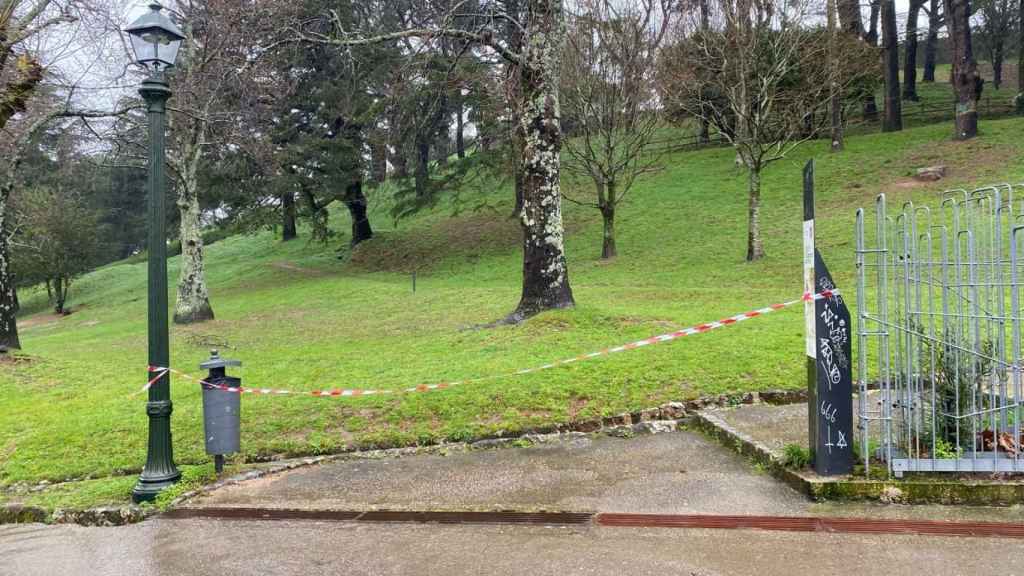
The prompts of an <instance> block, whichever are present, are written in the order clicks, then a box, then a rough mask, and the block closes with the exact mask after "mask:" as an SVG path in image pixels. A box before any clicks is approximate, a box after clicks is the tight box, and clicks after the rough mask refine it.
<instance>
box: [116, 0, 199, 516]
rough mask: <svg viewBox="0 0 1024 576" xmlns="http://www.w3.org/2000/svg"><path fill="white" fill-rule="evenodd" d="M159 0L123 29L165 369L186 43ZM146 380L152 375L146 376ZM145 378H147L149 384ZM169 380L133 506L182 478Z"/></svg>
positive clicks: (161, 391) (155, 338)
mask: <svg viewBox="0 0 1024 576" xmlns="http://www.w3.org/2000/svg"><path fill="white" fill-rule="evenodd" d="M162 10H163V6H161V5H160V3H159V2H153V3H151V4H150V5H149V10H148V11H147V12H146V13H145V14H143V15H142V16H141V17H139V19H138V20H136V21H135V22H133V23H132V24H131V26H129V27H128V28H126V29H125V32H127V33H128V35H129V37H130V38H131V43H132V49H133V50H134V51H135V59H136V61H137V62H138V63H139V64H141V65H142V66H143V67H144V68H145V69H146V70H147V71H148V72H149V76H148V77H147V78H146V80H145V81H143V83H142V86H141V87H140V88H139V94H141V95H142V98H143V99H145V101H146V106H147V111H148V116H149V179H148V183H147V185H148V188H149V241H148V247H149V365H150V367H157V368H166V367H168V364H169V360H170V350H169V345H168V337H167V233H166V230H165V216H164V198H165V189H164V187H165V175H164V160H165V151H164V140H165V135H164V126H165V116H166V104H167V99H168V98H170V96H171V90H170V87H168V85H167V80H166V78H165V77H164V72H165V71H166V70H167V68H170V67H171V66H173V65H174V60H175V57H176V56H177V55H178V47H179V46H180V45H181V41H182V40H184V39H185V36H184V35H182V33H181V30H180V29H179V28H178V27H177V26H175V25H174V22H171V20H170V19H169V18H167V16H166V15H164V14H163V12H161V11H162ZM149 377H150V378H151V377H153V374H150V375H149ZM148 379H149V378H147V380H148ZM170 385H171V379H170V374H168V373H167V372H164V373H163V375H162V376H161V377H160V378H159V379H158V380H157V381H156V382H155V383H154V384H153V386H151V387H150V389H149V401H148V402H147V403H146V415H147V416H149V449H148V452H147V454H146V467H145V468H144V469H143V470H142V475H141V476H140V477H139V482H138V484H136V485H135V489H134V490H132V499H133V500H134V501H135V502H146V501H150V500H153V499H154V498H156V495H157V494H159V493H160V492H161V491H162V490H164V489H165V488H167V487H168V486H171V485H172V484H174V483H175V482H177V481H178V480H179V479H180V478H181V472H179V471H178V468H177V467H176V466H175V465H174V451H173V446H172V443H171V390H170Z"/></svg>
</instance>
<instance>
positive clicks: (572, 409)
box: [569, 396, 590, 422]
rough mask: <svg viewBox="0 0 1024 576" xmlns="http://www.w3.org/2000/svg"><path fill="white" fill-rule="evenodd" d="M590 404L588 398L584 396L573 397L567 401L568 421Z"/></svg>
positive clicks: (574, 418)
mask: <svg viewBox="0 0 1024 576" xmlns="http://www.w3.org/2000/svg"><path fill="white" fill-rule="evenodd" d="M587 404H590V398H587V397H586V396H583V397H580V398H573V399H572V400H571V401H570V402H569V421H570V422H572V421H575V420H576V419H577V417H578V416H579V415H580V413H581V412H583V410H584V409H585V408H586V407H587Z"/></svg>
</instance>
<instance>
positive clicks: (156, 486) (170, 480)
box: [132, 472, 181, 504]
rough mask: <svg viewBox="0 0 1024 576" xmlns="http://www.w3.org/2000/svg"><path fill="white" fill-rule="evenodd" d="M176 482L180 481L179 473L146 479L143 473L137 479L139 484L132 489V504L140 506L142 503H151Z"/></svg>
mask: <svg viewBox="0 0 1024 576" xmlns="http://www.w3.org/2000/svg"><path fill="white" fill-rule="evenodd" d="M178 480H181V472H175V473H174V474H171V475H168V476H163V477H153V478H147V477H146V475H145V472H143V475H142V476H141V477H139V482H138V483H137V484H136V485H135V488H132V502H135V503H136V504H141V503H143V502H152V501H153V500H155V499H156V497H157V495H158V494H160V493H161V492H163V491H164V490H166V489H168V488H170V487H171V486H174V485H175V484H176V483H177V482H178Z"/></svg>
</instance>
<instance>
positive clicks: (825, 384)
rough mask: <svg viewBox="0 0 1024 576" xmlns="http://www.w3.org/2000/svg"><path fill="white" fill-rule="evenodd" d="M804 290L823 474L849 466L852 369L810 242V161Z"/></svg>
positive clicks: (811, 404) (839, 303)
mask: <svg viewBox="0 0 1024 576" xmlns="http://www.w3.org/2000/svg"><path fill="white" fill-rule="evenodd" d="M804 292H805V293H806V294H808V295H814V294H817V295H823V297H821V298H817V299H813V300H808V301H807V303H806V304H805V311H804V313H805V319H806V330H807V348H806V352H807V357H808V359H807V379H808V381H807V387H808V390H807V392H808V405H807V406H808V434H809V440H810V447H811V450H812V451H813V453H814V470H815V471H816V472H817V473H818V474H821V475H823V476H833V475H838V474H849V473H850V472H851V471H852V470H853V450H852V446H851V443H852V441H853V370H852V364H851V358H852V350H851V339H850V327H851V326H852V325H851V323H850V310H849V309H848V308H847V307H846V303H845V302H844V301H843V297H842V295H841V294H840V293H839V291H838V288H837V286H836V284H835V282H834V281H833V280H832V275H831V274H830V273H829V271H828V267H827V266H826V265H825V261H824V260H823V259H822V257H821V253H819V252H818V250H817V248H816V247H815V232H814V161H813V160H812V161H810V162H808V163H807V166H806V167H805V168H804Z"/></svg>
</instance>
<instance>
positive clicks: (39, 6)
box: [0, 0, 102, 351]
mask: <svg viewBox="0 0 1024 576" xmlns="http://www.w3.org/2000/svg"><path fill="white" fill-rule="evenodd" d="M100 7H102V6H101V5H100V3H99V2H95V1H90V0H64V1H57V0H0V139H2V141H0V146H2V147H3V148H5V149H6V154H5V155H4V160H5V161H6V162H5V166H4V168H3V181H2V182H0V351H2V350H6V349H10V348H15V349H16V348H20V347H21V343H20V341H19V339H18V329H17V324H16V319H15V309H16V303H17V296H16V294H15V286H14V280H13V275H12V271H11V260H10V246H9V233H10V223H9V222H8V219H9V217H10V214H8V207H7V203H8V200H9V199H10V195H11V192H12V190H13V189H14V186H15V178H14V176H15V175H16V174H17V170H18V166H19V164H20V162H21V155H22V151H21V147H22V146H23V145H24V144H25V143H26V142H27V141H28V140H29V139H30V137H31V135H32V134H33V133H35V132H36V131H37V130H39V129H40V128H41V127H42V126H44V125H45V124H46V123H47V122H49V121H50V120H51V119H52V118H54V117H55V116H54V115H53V111H52V110H50V109H49V108H48V107H46V106H40V107H38V108H36V109H32V101H33V99H34V98H35V97H36V96H37V95H38V94H39V93H40V91H41V87H42V84H43V82H44V79H45V78H46V77H47V70H46V69H45V65H46V60H45V57H46V56H47V55H45V54H44V52H45V51H46V49H47V48H50V46H48V44H47V42H46V40H47V39H49V38H53V37H55V36H60V39H61V40H62V41H63V42H62V43H61V44H62V46H63V47H65V49H66V47H67V46H69V45H70V46H74V45H75V44H76V42H75V38H74V36H75V30H73V29H72V26H71V25H72V24H73V23H75V22H77V21H79V20H81V19H82V18H83V16H84V15H87V13H89V12H92V11H94V10H98V9H99V8H100ZM49 57H50V61H51V62H52V61H53V60H55V54H49ZM66 95H67V94H66Z"/></svg>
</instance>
